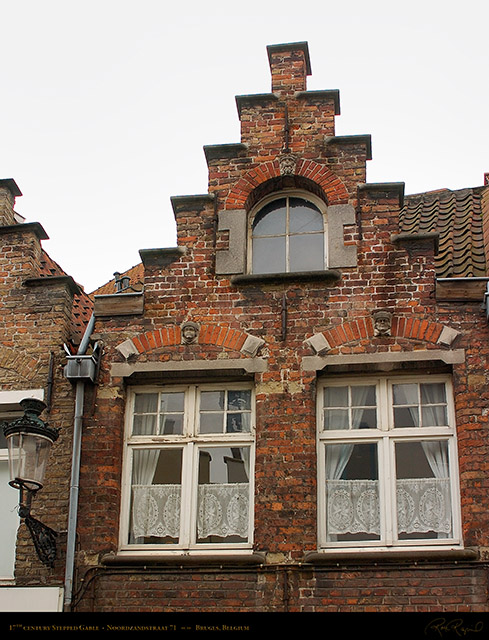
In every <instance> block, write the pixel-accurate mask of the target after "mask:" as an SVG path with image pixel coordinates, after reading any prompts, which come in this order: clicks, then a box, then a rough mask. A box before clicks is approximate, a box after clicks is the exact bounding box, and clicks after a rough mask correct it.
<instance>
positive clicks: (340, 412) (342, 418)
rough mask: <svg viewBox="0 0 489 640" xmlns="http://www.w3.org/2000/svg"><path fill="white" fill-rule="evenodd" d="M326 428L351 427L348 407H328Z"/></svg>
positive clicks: (325, 420) (325, 413)
mask: <svg viewBox="0 0 489 640" xmlns="http://www.w3.org/2000/svg"><path fill="white" fill-rule="evenodd" d="M324 428H325V429H349V428H350V420H349V414H348V409H326V410H325V412H324Z"/></svg>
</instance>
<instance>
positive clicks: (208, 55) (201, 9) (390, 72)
mask: <svg viewBox="0 0 489 640" xmlns="http://www.w3.org/2000/svg"><path fill="white" fill-rule="evenodd" d="M0 10H1V11H0V16H1V25H2V26H1V35H0V57H1V60H2V73H1V80H0V82H1V85H0V86H1V96H0V126H1V134H0V149H1V152H0V178H13V179H14V180H15V181H16V182H17V184H18V186H19V188H20V190H21V191H22V193H23V196H22V197H20V198H18V199H17V205H16V210H17V211H18V212H19V213H20V214H21V215H23V216H24V217H25V218H26V221H27V222H40V223H41V224H42V225H43V227H44V229H45V230H46V232H47V234H48V235H49V238H50V239H49V240H46V241H44V242H43V246H44V248H45V249H46V250H47V251H48V253H49V254H50V255H51V257H52V258H53V259H54V260H56V261H57V262H58V263H59V264H60V265H61V266H62V267H63V268H64V269H65V271H66V272H67V273H69V274H70V275H72V276H73V277H74V278H75V280H76V281H77V282H79V283H80V284H81V285H83V286H84V288H85V290H86V291H88V292H90V291H92V290H93V289H95V288H96V287H97V286H99V285H101V284H103V283H105V282H107V281H108V280H110V279H111V278H112V274H113V273H114V271H124V270H125V269H128V268H129V267H131V266H133V265H135V264H137V263H138V262H139V261H140V257H139V253H138V252H139V249H147V248H157V247H169V246H174V245H175V244H176V240H175V225H174V218H173V211H172V207H171V203H170V197H171V196H174V195H187V194H195V193H206V192H207V166H206V162H205V157H204V153H203V150H202V148H203V146H204V145H207V144H221V143H223V144H225V143H232V142H239V121H238V116H237V110H236V104H235V96H236V95H240V94H248V93H264V92H269V91H270V90H271V84H270V70H269V66H268V59H267V53H266V46H267V45H268V44H278V43H282V42H297V41H307V42H308V43H309V52H310V57H311V65H312V76H310V77H309V79H308V89H310V90H317V89H338V90H339V92H340V104H341V115H340V116H338V117H337V118H336V133H337V135H357V134H370V135H371V136H372V153H373V159H372V160H371V161H370V162H369V163H368V165H367V170H368V173H367V179H368V181H369V182H391V181H395V182H398V181H400V182H404V183H405V185H406V193H417V192H419V191H426V190H432V189H440V188H444V187H446V188H449V189H460V188H464V187H475V186H479V185H481V184H483V176H484V173H485V172H489V153H488V150H489V124H488V108H489V77H488V71H489V64H488V62H489V60H488V58H489V45H488V35H489V1H488V0H465V1H464V2H454V1H452V0H444V1H438V0H424V1H423V2H420V1H418V0H410V1H409V2H403V3H401V2H393V1H392V0H389V1H387V0H363V1H361V0H341V1H340V0H334V1H331V0H321V1H315V0H309V2H304V1H302V2H299V1H296V2H292V1H290V0H281V1H277V2H275V1H269V0H247V1H246V2H243V1H241V2H235V3H232V2H230V1H229V0H226V1H220V0H206V1H203V0H200V1H199V2H196V1H195V0H187V2H177V1H175V2H170V1H168V0H137V1H136V0H83V2H82V1H78V2H75V1H74V0H0Z"/></svg>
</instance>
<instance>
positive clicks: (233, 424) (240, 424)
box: [226, 413, 250, 433]
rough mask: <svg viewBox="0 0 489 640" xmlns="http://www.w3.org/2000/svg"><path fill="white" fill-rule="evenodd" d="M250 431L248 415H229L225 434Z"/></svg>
mask: <svg viewBox="0 0 489 640" xmlns="http://www.w3.org/2000/svg"><path fill="white" fill-rule="evenodd" d="M249 430H250V414H249V413H229V414H228V416H227V419H226V433H240V432H242V431H246V432H248V431H249Z"/></svg>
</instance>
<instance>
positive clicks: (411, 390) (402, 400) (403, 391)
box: [392, 384, 419, 404]
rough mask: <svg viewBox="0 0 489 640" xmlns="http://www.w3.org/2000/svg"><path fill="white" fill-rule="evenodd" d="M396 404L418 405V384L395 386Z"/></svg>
mask: <svg viewBox="0 0 489 640" xmlns="http://www.w3.org/2000/svg"><path fill="white" fill-rule="evenodd" d="M392 388H393V392H394V404H418V403H419V397H418V385H417V384H395V385H393V387H392Z"/></svg>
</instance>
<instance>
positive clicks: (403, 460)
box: [395, 440, 453, 540]
mask: <svg viewBox="0 0 489 640" xmlns="http://www.w3.org/2000/svg"><path fill="white" fill-rule="evenodd" d="M395 451H396V475H397V487H396V494H397V529H398V535H399V539H400V540H411V539H417V540H419V539H423V540H424V539H430V538H431V539H433V538H446V537H451V536H452V535H453V534H452V500H451V495H450V480H449V465H448V443H447V442H446V441H437V440H429V441H421V442H398V443H396V447H395Z"/></svg>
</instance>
